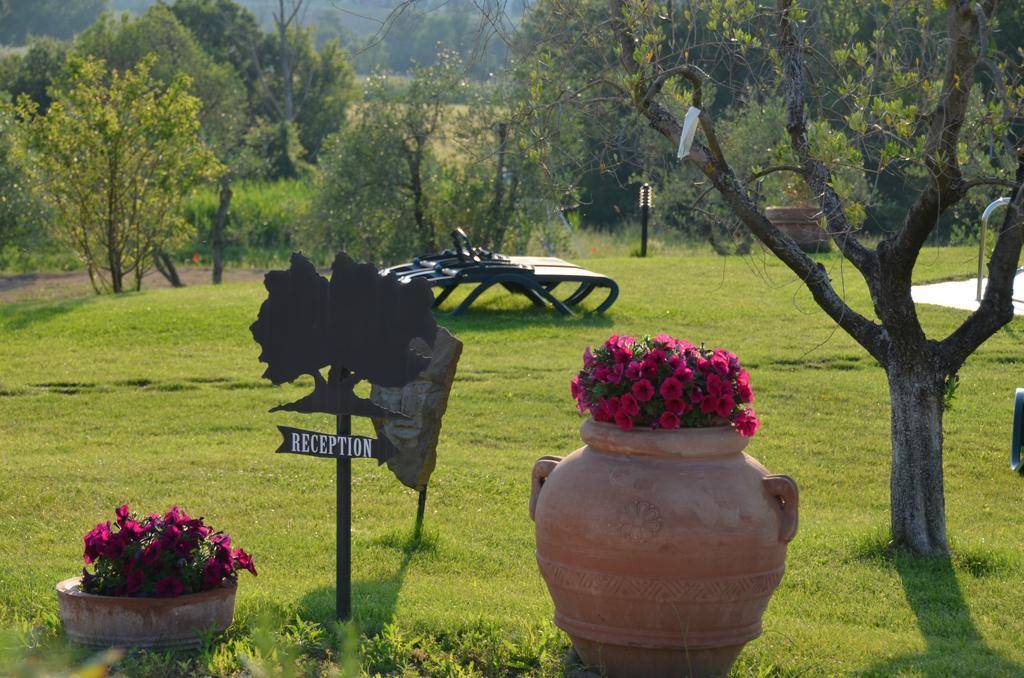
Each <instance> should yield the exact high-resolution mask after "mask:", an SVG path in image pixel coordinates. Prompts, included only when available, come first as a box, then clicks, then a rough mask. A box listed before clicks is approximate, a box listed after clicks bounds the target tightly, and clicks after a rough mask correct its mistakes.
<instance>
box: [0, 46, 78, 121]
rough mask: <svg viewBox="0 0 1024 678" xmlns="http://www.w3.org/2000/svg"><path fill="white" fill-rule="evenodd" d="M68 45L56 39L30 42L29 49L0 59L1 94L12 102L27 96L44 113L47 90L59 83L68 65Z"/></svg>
mask: <svg viewBox="0 0 1024 678" xmlns="http://www.w3.org/2000/svg"><path fill="white" fill-rule="evenodd" d="M67 52H68V47H67V43H65V42H63V41H61V40H57V39H55V38H31V39H30V40H29V43H28V49H26V50H24V51H20V52H11V53H9V54H6V55H4V56H3V57H2V58H0V90H7V92H8V93H9V94H10V95H11V96H12V97H14V98H17V97H19V96H21V95H22V94H26V95H28V96H29V97H31V99H32V100H33V101H34V102H36V104H38V105H39V110H40V112H42V113H46V110H47V109H48V108H49V107H50V92H49V91H50V88H51V87H53V86H54V85H55V84H56V83H57V82H58V80H59V79H60V74H61V72H62V71H63V70H64V64H65V62H66V61H67Z"/></svg>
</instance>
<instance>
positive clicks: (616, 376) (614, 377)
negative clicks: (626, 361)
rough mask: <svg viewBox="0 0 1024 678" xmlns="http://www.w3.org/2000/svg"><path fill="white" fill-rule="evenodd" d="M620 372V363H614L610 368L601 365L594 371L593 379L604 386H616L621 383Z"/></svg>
mask: <svg viewBox="0 0 1024 678" xmlns="http://www.w3.org/2000/svg"><path fill="white" fill-rule="evenodd" d="M602 370H603V371H602ZM622 372H623V367H622V363H615V365H614V366H612V367H605V366H604V365H601V366H599V367H598V368H597V369H596V370H594V378H595V379H597V380H598V381H600V382H603V383H605V384H617V383H619V382H620V381H622Z"/></svg>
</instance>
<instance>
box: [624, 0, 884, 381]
mask: <svg viewBox="0 0 1024 678" xmlns="http://www.w3.org/2000/svg"><path fill="white" fill-rule="evenodd" d="M625 2H626V0H610V4H611V10H612V27H613V29H614V30H615V33H616V35H617V37H618V40H619V44H620V45H621V47H622V54H621V56H620V62H621V64H622V66H623V68H625V69H626V71H627V72H628V73H631V74H635V73H636V72H637V71H638V67H637V65H636V62H635V61H634V59H633V52H634V51H635V44H636V41H635V38H634V36H633V34H632V32H631V31H630V29H629V27H628V26H627V24H626V21H625V18H624V14H623V10H622V6H623V4H624V3H625ZM691 73H693V72H692V71H691ZM678 74H679V75H684V73H683V72H682V71H680V72H679V73H678ZM644 103H645V105H644V106H642V108H641V112H642V113H643V114H644V116H645V117H646V118H647V120H648V122H649V123H650V125H651V127H653V128H654V129H655V130H657V131H658V132H660V133H661V134H662V135H663V136H664V137H666V138H667V139H668V140H669V141H671V142H672V143H673V144H678V143H679V135H680V133H681V132H682V125H680V124H679V121H678V120H677V119H676V118H675V116H674V115H673V114H672V113H671V112H670V111H668V110H667V109H666V108H665V107H664V106H662V105H661V104H660V103H659V102H658V101H657V100H656V99H653V98H652V99H651V100H649V101H646V102H644ZM709 124H710V121H709ZM690 159H691V160H693V161H694V162H696V163H697V165H698V166H699V167H700V168H701V171H702V172H703V173H704V174H705V176H707V177H708V179H710V180H711V182H712V183H713V184H714V186H715V188H717V189H718V191H719V193H720V194H721V195H722V198H723V200H725V202H726V204H727V205H728V206H729V207H730V208H731V209H732V210H733V212H734V213H735V214H736V216H737V217H739V219H740V220H741V221H742V222H743V223H744V224H746V226H747V227H748V228H749V229H750V230H751V231H752V232H753V233H754V235H755V236H757V238H758V239H759V240H760V241H761V242H762V243H764V244H765V246H767V247H768V249H769V250H771V251H772V253H773V254H775V256H777V257H778V258H779V259H781V260H782V261H783V262H784V263H785V264H786V265H787V266H789V268H790V269H791V270H792V271H793V272H794V273H796V274H797V275H798V276H799V277H800V279H801V280H802V281H803V282H804V284H805V285H806V286H807V288H808V289H809V290H810V291H811V294H812V295H813V297H814V300H815V301H816V302H817V304H818V305H819V306H820V307H821V308H822V309H823V310H824V311H825V312H826V313H827V314H828V315H829V317H831V318H832V319H833V320H834V321H835V322H836V323H837V324H839V325H840V326H841V327H842V328H843V329H844V330H845V331H846V332H847V333H849V334H850V336H852V337H853V338H854V339H855V340H856V341H857V342H858V343H860V344H861V345H862V346H863V347H864V348H865V349H866V350H867V351H868V352H869V353H870V354H871V355H872V356H874V357H875V358H877V359H878V360H880V361H881V360H884V359H885V356H886V353H887V346H888V342H887V339H886V336H887V334H886V332H885V330H884V329H883V328H882V327H880V326H879V325H878V324H876V323H874V322H872V321H870V320H868V319H867V318H865V317H864V316H862V315H861V314H859V313H857V312H856V311H854V310H853V309H852V308H850V307H849V306H848V305H847V304H846V302H845V301H843V299H842V298H841V297H840V296H839V295H838V294H837V293H836V291H835V289H834V288H833V287H832V283H831V281H830V280H829V277H828V274H827V272H826V271H825V268H824V266H822V265H820V264H818V263H817V262H815V261H813V260H812V259H811V258H810V257H808V256H807V255H806V254H805V253H804V252H803V251H802V250H801V249H800V248H799V247H798V246H797V244H796V243H795V242H794V241H793V240H792V238H790V237H789V236H787V235H785V234H784V233H782V232H781V231H779V229H778V228H776V227H775V226H774V225H773V224H772V223H771V222H770V221H768V219H767V218H766V217H765V216H764V214H763V213H762V212H761V211H760V210H758V209H757V206H756V205H755V204H754V201H753V200H752V199H751V197H750V195H749V194H748V193H747V191H746V189H745V188H744V186H743V184H742V183H741V182H740V180H739V179H738V178H737V176H736V173H735V172H734V171H733V169H732V167H730V166H729V164H728V163H727V162H726V161H725V159H724V158H717V157H715V155H714V153H713V152H712V151H711V149H709V148H708V147H707V146H705V145H704V144H702V143H700V142H699V141H695V142H694V144H693V147H692V149H691V152H690ZM837 242H838V241H837ZM854 251H856V250H854ZM868 255H870V253H865V255H864V256H863V257H862V258H861V264H862V265H864V266H865V268H869V266H868V264H867V263H866V262H870V257H869V256H868Z"/></svg>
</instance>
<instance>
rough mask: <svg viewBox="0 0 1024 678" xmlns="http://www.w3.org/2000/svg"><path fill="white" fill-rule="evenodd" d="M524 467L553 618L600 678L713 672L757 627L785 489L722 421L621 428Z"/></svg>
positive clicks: (788, 534)
mask: <svg viewBox="0 0 1024 678" xmlns="http://www.w3.org/2000/svg"><path fill="white" fill-rule="evenodd" d="M580 436H581V437H582V438H583V442H584V443H586V446H585V447H582V448H580V449H578V450H576V451H575V452H573V453H572V454H570V455H569V456H568V457H565V458H564V459H562V458H560V457H542V458H541V459H539V460H538V461H537V463H536V464H535V465H534V468H533V488H532V493H531V497H530V515H531V517H533V519H534V521H535V522H536V529H537V563H538V565H539V566H540V571H541V574H542V575H543V577H544V580H545V581H546V582H547V585H548V590H549V591H550V592H551V597H552V598H553V599H554V603H555V624H557V625H558V627H559V628H561V629H562V630H564V631H565V632H566V633H568V634H569V637H570V638H571V639H572V642H573V645H574V646H575V648H576V651H577V653H578V654H579V655H580V658H581V659H582V660H583V661H584V662H585V663H586V664H587V665H589V666H593V667H597V668H599V669H601V670H602V671H603V672H605V673H607V674H608V675H609V676H644V677H645V678H646V677H651V676H684V675H693V676H713V675H724V674H726V673H727V672H728V671H729V668H730V667H731V666H732V664H733V662H735V661H736V657H737V656H738V655H739V653H740V650H742V648H743V645H744V644H745V643H746V642H748V641H750V640H752V639H754V638H756V637H757V636H759V635H760V634H761V616H762V615H763V614H764V610H765V607H766V606H767V605H768V599H769V598H770V597H771V595H772V592H773V591H774V590H775V588H776V587H777V586H778V585H779V582H780V581H781V579H782V573H783V571H784V570H785V565H786V544H787V543H788V542H789V541H790V540H791V539H792V538H793V536H794V535H795V534H796V529H797V501H798V494H797V487H796V483H794V482H793V480H792V479H791V478H789V477H788V476H780V475H771V474H769V473H768V471H767V470H766V469H765V468H764V467H763V466H761V464H759V463H758V462H757V461H756V460H754V459H753V458H752V457H750V456H748V455H746V454H744V453H743V448H744V447H746V445H747V442H748V440H749V439H748V438H744V437H742V436H740V435H739V434H738V433H737V432H736V431H735V430H734V429H732V428H731V427H716V428H701V429H680V430H674V431H666V430H657V431H655V430H647V431H632V432H629V433H626V432H624V431H621V430H619V429H618V428H616V427H615V426H614V425H612V424H603V423H598V422H595V421H593V420H588V421H587V422H586V423H584V424H583V428H582V429H581V431H580Z"/></svg>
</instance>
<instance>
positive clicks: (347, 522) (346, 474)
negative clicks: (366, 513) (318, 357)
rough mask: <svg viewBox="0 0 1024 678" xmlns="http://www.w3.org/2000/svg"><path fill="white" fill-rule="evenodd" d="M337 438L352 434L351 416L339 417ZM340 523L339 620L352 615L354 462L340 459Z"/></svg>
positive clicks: (338, 468)
mask: <svg viewBox="0 0 1024 678" xmlns="http://www.w3.org/2000/svg"><path fill="white" fill-rule="evenodd" d="M338 435H339V436H348V435H352V416H351V415H348V414H340V415H338ZM337 463H338V467H337V470H338V472H337V485H338V487H337V490H338V523H337V542H338V558H337V577H336V578H337V587H336V596H337V597H336V598H335V603H334V606H335V612H336V614H337V617H338V619H340V620H342V621H346V620H348V619H349V618H350V617H351V616H352V460H351V459H349V458H348V457H340V456H339V457H338V459H337Z"/></svg>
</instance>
